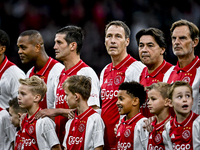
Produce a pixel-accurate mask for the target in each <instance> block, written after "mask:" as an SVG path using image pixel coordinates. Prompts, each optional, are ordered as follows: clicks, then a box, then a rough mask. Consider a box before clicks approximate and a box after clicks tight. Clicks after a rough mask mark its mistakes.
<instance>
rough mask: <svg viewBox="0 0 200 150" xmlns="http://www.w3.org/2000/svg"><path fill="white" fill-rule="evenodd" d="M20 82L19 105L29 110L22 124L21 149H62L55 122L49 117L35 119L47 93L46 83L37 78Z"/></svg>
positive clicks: (33, 77)
mask: <svg viewBox="0 0 200 150" xmlns="http://www.w3.org/2000/svg"><path fill="white" fill-rule="evenodd" d="M19 82H20V86H19V88H18V89H19V90H18V104H19V106H20V107H22V108H24V109H26V110H27V115H26V116H25V118H24V119H23V121H22V124H21V138H22V141H23V143H22V145H21V148H20V149H23V150H33V149H34V150H43V149H52V150H59V149H61V147H60V143H59V140H58V137H57V135H56V132H55V124H54V122H53V120H51V119H50V118H48V117H45V118H41V119H38V120H36V119H35V114H36V113H37V112H38V111H39V110H40V109H41V108H40V107H39V102H40V101H41V100H42V99H43V97H44V96H45V93H46V91H47V87H46V84H45V82H44V81H43V80H42V79H40V78H39V77H37V76H32V77H30V78H26V79H20V80H19Z"/></svg>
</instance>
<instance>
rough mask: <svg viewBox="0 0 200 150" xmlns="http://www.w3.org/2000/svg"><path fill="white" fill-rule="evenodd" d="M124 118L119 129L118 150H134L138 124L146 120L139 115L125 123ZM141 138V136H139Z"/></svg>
mask: <svg viewBox="0 0 200 150" xmlns="http://www.w3.org/2000/svg"><path fill="white" fill-rule="evenodd" d="M125 118H126V117H124V118H123V119H122V121H121V124H120V125H119V127H118V129H117V142H118V143H117V149H118V150H134V135H135V134H134V129H135V126H136V124H137V122H138V121H139V120H140V119H142V118H144V116H143V115H142V114H141V113H138V114H137V115H135V116H134V117H133V118H131V119H129V120H127V121H125ZM138 136H139V135H138Z"/></svg>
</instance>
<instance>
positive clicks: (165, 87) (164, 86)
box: [145, 82, 170, 99]
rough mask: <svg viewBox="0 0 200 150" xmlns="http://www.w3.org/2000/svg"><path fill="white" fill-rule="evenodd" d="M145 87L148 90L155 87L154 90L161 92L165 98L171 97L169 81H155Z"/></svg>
mask: <svg viewBox="0 0 200 150" xmlns="http://www.w3.org/2000/svg"><path fill="white" fill-rule="evenodd" d="M145 89H146V90H147V91H150V90H152V89H154V90H156V91H158V92H160V94H161V96H162V98H163V99H166V98H169V96H168V91H169V89H170V84H168V83H165V82H158V83H153V84H151V85H150V86H148V87H145Z"/></svg>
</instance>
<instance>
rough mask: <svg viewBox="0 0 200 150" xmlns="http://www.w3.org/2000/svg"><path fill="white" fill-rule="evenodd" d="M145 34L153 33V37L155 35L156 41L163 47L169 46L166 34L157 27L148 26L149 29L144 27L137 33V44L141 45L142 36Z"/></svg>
mask: <svg viewBox="0 0 200 150" xmlns="http://www.w3.org/2000/svg"><path fill="white" fill-rule="evenodd" d="M143 35H151V36H152V37H154V39H155V41H156V43H157V44H158V45H159V46H160V47H163V48H165V49H166V48H167V43H166V39H165V34H164V33H163V32H162V31H161V30H159V29H157V28H148V29H142V30H140V31H139V32H138V33H137V34H136V40H137V44H138V45H139V43H140V38H141V36H143Z"/></svg>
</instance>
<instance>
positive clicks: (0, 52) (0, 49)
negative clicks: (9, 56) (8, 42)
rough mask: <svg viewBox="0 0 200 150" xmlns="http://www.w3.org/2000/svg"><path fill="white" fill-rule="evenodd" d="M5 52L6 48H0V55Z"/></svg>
mask: <svg viewBox="0 0 200 150" xmlns="http://www.w3.org/2000/svg"><path fill="white" fill-rule="evenodd" d="M5 51H6V46H0V55H2V54H4V53H5Z"/></svg>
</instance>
